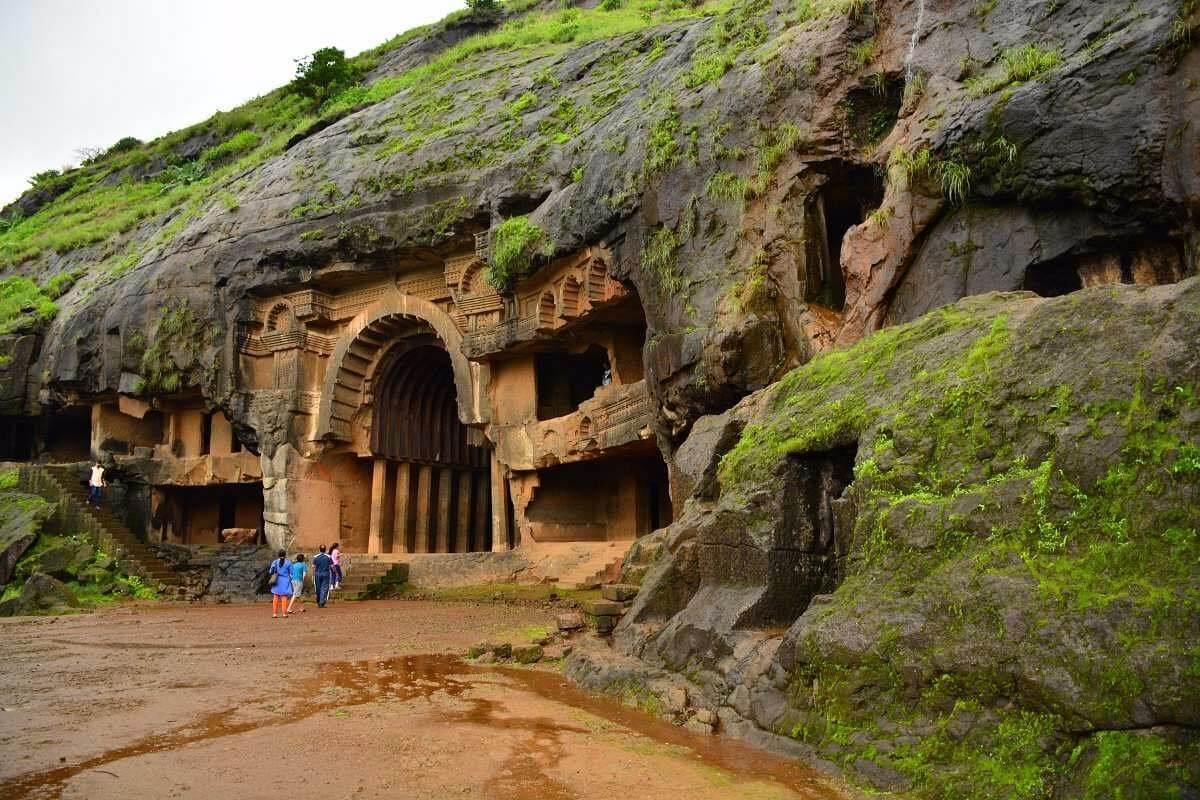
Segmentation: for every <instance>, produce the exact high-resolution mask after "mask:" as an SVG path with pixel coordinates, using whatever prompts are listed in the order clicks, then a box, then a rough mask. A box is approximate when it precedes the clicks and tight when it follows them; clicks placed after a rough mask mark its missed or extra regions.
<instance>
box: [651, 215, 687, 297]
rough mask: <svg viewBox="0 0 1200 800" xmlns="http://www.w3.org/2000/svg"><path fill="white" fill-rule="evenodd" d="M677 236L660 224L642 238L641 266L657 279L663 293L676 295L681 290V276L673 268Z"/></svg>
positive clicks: (677, 245)
mask: <svg viewBox="0 0 1200 800" xmlns="http://www.w3.org/2000/svg"><path fill="white" fill-rule="evenodd" d="M678 249H679V237H678V236H676V234H675V231H674V229H672V228H670V227H668V226H666V225H661V226H659V227H657V228H655V229H653V230H652V231H650V232H649V233H647V234H646V235H645V237H644V238H643V240H642V266H643V267H644V268H645V270H646V271H647V272H648V273H649V274H651V275H654V276H655V277H656V278H657V279H658V285H659V287H660V288H661V289H662V291H663V293H664V294H667V295H676V294H679V292H680V291H682V290H683V276H682V275H680V274H679V271H678V270H676V269H675V254H676V251H678Z"/></svg>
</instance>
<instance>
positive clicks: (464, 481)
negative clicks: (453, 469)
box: [454, 469, 472, 553]
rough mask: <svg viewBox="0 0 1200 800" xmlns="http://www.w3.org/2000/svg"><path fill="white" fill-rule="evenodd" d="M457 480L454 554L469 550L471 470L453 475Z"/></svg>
mask: <svg viewBox="0 0 1200 800" xmlns="http://www.w3.org/2000/svg"><path fill="white" fill-rule="evenodd" d="M455 477H457V478H458V511H457V512H456V513H455V514H454V552H455V553H466V552H468V551H469V550H470V549H471V539H470V536H471V477H472V476H471V470H469V469H464V470H461V471H459V472H457V473H455Z"/></svg>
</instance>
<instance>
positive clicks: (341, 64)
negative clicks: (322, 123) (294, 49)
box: [292, 47, 355, 107]
mask: <svg viewBox="0 0 1200 800" xmlns="http://www.w3.org/2000/svg"><path fill="white" fill-rule="evenodd" d="M354 72H355V69H354V66H353V64H351V63H350V62H349V61H347V60H346V54H345V53H344V52H343V51H342V50H341V49H339V48H337V47H322V48H321V49H320V50H317V51H316V52H315V53H313V54H312V55H310V56H306V57H304V58H302V59H299V60H298V61H297V62H296V77H295V78H294V79H293V80H292V90H293V91H295V92H296V93H297V94H299V95H302V96H304V97H308V98H311V99H312V101H313V105H314V106H317V107H319V106H320V105H321V104H322V103H324V102H325V101H326V100H328V99H329V98H330V97H332V96H333V95H335V94H337V93H338V92H339V91H341V90H342V89H345V88H346V87H347V86H349V85H350V84H352V83H354Z"/></svg>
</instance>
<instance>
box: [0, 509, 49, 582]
mask: <svg viewBox="0 0 1200 800" xmlns="http://www.w3.org/2000/svg"><path fill="white" fill-rule="evenodd" d="M50 511H51V507H50V504H49V503H47V502H46V501H45V500H43V499H42V498H40V497H37V496H34V495H27V494H22V493H19V492H11V491H0V589H2V588H3V587H4V586H5V584H7V583H8V582H9V581H10V580H12V579H13V577H14V575H15V574H16V567H17V562H18V561H20V560H21V558H22V557H23V556H24V555H25V553H26V552H27V551H28V550H29V548H30V547H32V546H33V544H34V542H36V541H37V538H38V534H39V533H40V532H41V529H42V523H43V522H44V521H45V520H46V518H47V517H49V516H50Z"/></svg>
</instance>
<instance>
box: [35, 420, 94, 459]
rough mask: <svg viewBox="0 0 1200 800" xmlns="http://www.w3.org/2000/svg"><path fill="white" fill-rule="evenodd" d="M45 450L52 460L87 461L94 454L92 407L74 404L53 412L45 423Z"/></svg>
mask: <svg viewBox="0 0 1200 800" xmlns="http://www.w3.org/2000/svg"><path fill="white" fill-rule="evenodd" d="M44 430H45V440H44V447H43V450H44V451H45V453H46V454H47V455H49V457H50V461H51V462H58V463H61V462H71V461H87V460H89V459H90V458H91V457H92V455H91V452H92V409H91V408H90V407H88V406H72V407H70V408H63V409H60V410H58V411H57V412H53V413H52V414H50V415H49V416H48V418H47V419H46V423H45V428H44Z"/></svg>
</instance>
